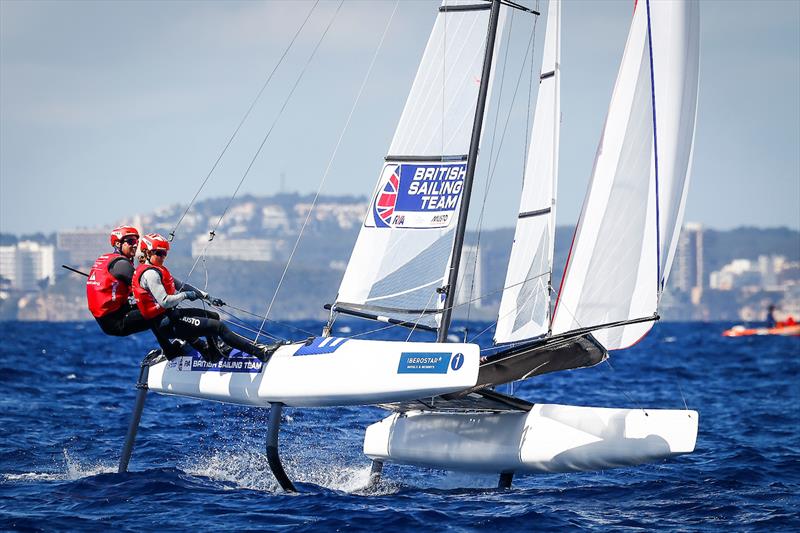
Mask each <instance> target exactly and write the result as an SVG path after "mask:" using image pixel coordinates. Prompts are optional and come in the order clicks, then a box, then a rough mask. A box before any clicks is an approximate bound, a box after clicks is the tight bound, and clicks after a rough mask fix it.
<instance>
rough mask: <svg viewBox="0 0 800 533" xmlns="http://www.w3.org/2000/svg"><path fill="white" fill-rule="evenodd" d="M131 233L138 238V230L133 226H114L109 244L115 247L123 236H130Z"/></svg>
mask: <svg viewBox="0 0 800 533" xmlns="http://www.w3.org/2000/svg"><path fill="white" fill-rule="evenodd" d="M131 235H133V236H134V237H136V238H137V239H138V238H139V230H137V229H136V228H134V227H133V226H120V227H118V228H114V230H113V231H112V232H111V246H114V247H116V246H117V245H118V244H119V243H120V242H122V239H124V238H125V237H130V236H131Z"/></svg>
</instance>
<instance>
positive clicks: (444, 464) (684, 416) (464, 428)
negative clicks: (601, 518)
mask: <svg viewBox="0 0 800 533" xmlns="http://www.w3.org/2000/svg"><path fill="white" fill-rule="evenodd" d="M697 427H698V414H697V412H696V411H688V410H687V411H678V410H642V409H609V408H601V407H576V406H570V405H553V404H537V405H535V406H534V407H533V409H532V410H531V411H529V412H510V413H488V414H486V413H480V414H479V413H472V414H470V413H443V412H442V413H433V412H419V411H415V412H409V413H405V414H401V413H395V414H392V415H391V416H389V417H387V418H385V419H384V420H382V421H380V422H377V423H375V424H372V425H371V426H369V427H368V428H367V432H366V435H365V437H364V454H365V455H367V456H368V457H370V458H371V459H374V460H377V461H383V462H394V463H404V464H412V465H417V466H425V467H430V468H442V469H446V470H459V471H467V472H495V473H497V472H513V473H525V472H528V473H544V472H577V471H593V470H604V469H608V468H615V467H620V466H632V465H638V464H642V463H649V462H654V461H658V460H661V459H665V458H668V457H672V456H675V455H680V454H684V453H691V452H692V451H694V447H695V441H696V439H697Z"/></svg>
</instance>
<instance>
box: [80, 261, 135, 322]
mask: <svg viewBox="0 0 800 533" xmlns="http://www.w3.org/2000/svg"><path fill="white" fill-rule="evenodd" d="M117 259H123V260H125V261H130V260H129V259H128V258H127V257H125V256H124V255H122V254H119V253H116V252H113V253H110V254H103V255H101V256H100V257H98V258H97V260H96V261H95V262H94V265H93V266H92V270H91V271H89V279H87V280H86V303H87V304H88V307H89V311H91V312H92V315H94V316H95V317H96V318H100V317H102V316H105V315H107V314H109V313H113V312H114V311H116V310H117V309H119V308H120V307H122V305H123V304H124V303H125V302H126V301H127V300H128V296H130V294H131V288H130V286H129V285H128V284H127V283H125V282H123V281H120V280H118V279H117V278H115V277H114V276H113V275H112V274H111V272H110V271H109V267H110V266H111V263H113V262H114V261H115V260H117Z"/></svg>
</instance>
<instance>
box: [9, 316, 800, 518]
mask: <svg viewBox="0 0 800 533" xmlns="http://www.w3.org/2000/svg"><path fill="white" fill-rule="evenodd" d="M320 326H321V324H317V323H314V322H293V323H291V324H289V325H287V326H279V325H274V324H273V325H272V326H271V327H270V330H269V331H270V333H273V334H276V335H278V336H280V337H285V338H291V339H302V338H305V336H306V335H307V334H308V333H309V332H315V331H319V329H320ZM461 326H462V328H463V327H464V326H468V328H467V333H466V335H467V336H468V337H470V336H472V335H473V334H474V333H477V332H480V331H481V330H483V329H485V328H486V327H487V326H488V324H478V323H474V324H473V323H471V324H466V325H465V324H461ZM728 326H729V324H718V323H717V324H715V323H711V324H675V323H663V324H658V325H657V326H656V327H655V329H654V330H653V331H652V332H651V333H650V335H648V336H647V337H646V338H645V339H644V340H643V341H642V342H640V343H639V344H638V345H636V346H635V347H633V348H632V349H630V350H626V351H622V352H616V353H613V354H612V356H611V358H610V360H609V362H607V363H602V364H600V365H598V366H596V367H593V368H589V369H581V370H574V371H568V372H559V373H554V374H547V375H544V376H540V377H536V378H534V379H531V380H528V381H526V382H524V383H520V384H517V385H515V387H514V389H513V391H512V390H510V388H509V387H502V388H501V389H499V390H500V391H501V392H513V393H514V394H516V395H519V396H521V397H524V398H526V399H529V400H531V401H534V402H548V403H565V404H572V405H589V406H606V407H651V408H669V409H682V408H686V407H688V408H690V409H696V410H697V411H699V412H700V431H699V435H698V439H697V449H696V451H695V452H694V453H693V454H690V455H685V456H681V457H678V458H675V459H671V460H668V461H663V462H659V463H655V464H650V465H643V466H639V467H631V468H620V469H616V470H607V471H603V472H589V473H573V474H547V475H528V476H517V477H515V478H514V484H513V487H512V488H511V489H510V490H501V489H497V488H496V486H497V476H489V475H475V474H465V473H451V472H444V471H438V470H431V469H424V468H415V467H409V466H400V465H391V464H387V465H386V467H385V468H384V472H383V479H382V481H381V482H380V484H379V485H378V486H377V487H374V488H366V487H367V482H368V478H369V470H370V462H369V460H368V459H367V458H366V457H364V456H363V454H362V453H361V446H362V439H363V436H364V429H365V427H366V426H367V425H369V424H371V423H373V422H375V421H377V420H380V419H381V418H383V417H384V416H386V414H387V413H386V412H385V411H382V410H381V409H378V408H376V407H365V408H329V409H292V408H287V409H285V410H284V420H283V426H282V432H281V455H282V458H283V460H284V466H285V469H286V471H287V473H288V474H289V476H290V478H292V479H293V480H295V482H296V484H297V486H298V488H299V490H300V492H299V493H298V494H287V493H284V492H283V491H281V489H280V488H279V487H278V485H277V483H276V482H275V480H274V478H273V477H272V475H271V473H270V470H269V467H268V465H267V460H266V455H265V437H266V426H267V417H268V410H267V409H259V408H245V407H238V406H231V405H224V404H220V403H216V402H204V401H197V400H191V399H185V398H177V397H170V396H161V395H157V394H149V395H148V399H147V403H146V406H145V410H144V415H143V417H142V421H141V425H140V430H139V435H138V438H137V441H136V448H135V450H134V453H133V458H132V461H131V464H130V472H129V473H127V474H117V473H116V468H117V462H118V459H119V453H120V450H121V447H122V444H123V440H124V436H125V432H126V429H127V426H128V422H129V418H130V413H131V409H132V407H133V402H134V397H135V389H134V383H135V380H136V377H137V375H138V366H139V361H140V360H141V358H142V357H143V356H144V354H145V353H146V352H147V351H148V350H149V349H150V348H152V347H153V344H154V343H153V339H152V338H151V336H150V334H149V333H143V334H140V335H137V336H132V337H129V338H125V339H114V338H110V337H106V336H104V335H103V334H102V333H101V332H100V330H99V329H98V327H97V326H96V325H95V324H94V323H93V322H87V323H63V324H53V323H18V322H6V323H0V335H1V338H2V343H1V344H0V383H2V389H0V390H2V394H0V407H1V408H0V435H1V437H0V530H44V531H58V530H63V531H76V530H103V531H105V530H109V529H112V528H113V530H115V531H141V530H143V529H158V530H163V531H186V530H192V531H218V530H230V531H248V530H252V531H281V530H290V531H329V530H345V529H346V530H348V531H351V530H352V531H372V532H374V531H404V530H409V531H415V532H422V531H472V530H494V531H530V530H562V529H564V528H567V529H570V530H576V529H587V530H608V529H624V528H633V529H644V530H653V529H684V530H692V531H705V530H709V531H719V530H725V531H727V530H730V529H734V530H757V529H763V530H771V531H780V530H783V531H797V530H800V517H798V506H799V504H800V377H799V376H798V370H800V338H781V337H748V338H734V339H729V338H724V337H722V336H721V335H720V333H721V332H722V331H723V329H725V328H726V327H728ZM341 327H342V329H344V328H347V329H346V331H347V330H349V332H348V335H358V334H360V333H363V332H364V331H366V330H367V329H369V328H374V327H375V326H374V325H373V324H371V323H366V322H348V323H343V324H342V325H341ZM379 336H380V337H381V338H394V339H405V338H406V336H407V333H406V332H405V331H404V330H402V329H401V328H390V329H386V330H383V331H381V332H379ZM478 340H479V341H480V342H481V343H482V344H483V345H484V346H485V345H487V344H488V343H489V342H490V341H491V331H490V330H489V331H487V333H486V334H484V335H483V336H482V337H481V338H480V339H478Z"/></svg>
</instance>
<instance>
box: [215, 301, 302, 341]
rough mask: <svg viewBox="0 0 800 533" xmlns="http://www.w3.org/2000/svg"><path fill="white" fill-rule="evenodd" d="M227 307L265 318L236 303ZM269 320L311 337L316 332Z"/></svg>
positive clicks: (254, 316)
mask: <svg viewBox="0 0 800 533" xmlns="http://www.w3.org/2000/svg"><path fill="white" fill-rule="evenodd" d="M225 307H230V308H231V309H235V310H236V311H239V312H240V313H244V314H246V315H250V316H252V317H253V318H258V319H259V320H260V319H261V318H263V317H262V316H261V315H259V314H256V313H253V312H251V311H248V310H247V309H242V308H241V307H236V306H235V305H231V304H225ZM267 322H270V323H272V324H276V325H278V326H283V327H285V328H289V329H293V330H295V331H299V332H300V333H303V334H305V335H308V336H311V337H313V336H314V335H315V334H314V333H312V332H310V331H308V330H305V329H303V328H298V327H297V326H292V325H291V324H287V323H286V322H278V321H277V320H267Z"/></svg>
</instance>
